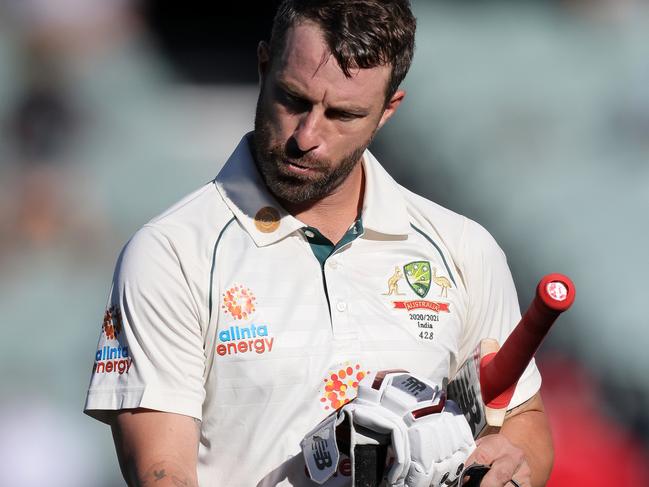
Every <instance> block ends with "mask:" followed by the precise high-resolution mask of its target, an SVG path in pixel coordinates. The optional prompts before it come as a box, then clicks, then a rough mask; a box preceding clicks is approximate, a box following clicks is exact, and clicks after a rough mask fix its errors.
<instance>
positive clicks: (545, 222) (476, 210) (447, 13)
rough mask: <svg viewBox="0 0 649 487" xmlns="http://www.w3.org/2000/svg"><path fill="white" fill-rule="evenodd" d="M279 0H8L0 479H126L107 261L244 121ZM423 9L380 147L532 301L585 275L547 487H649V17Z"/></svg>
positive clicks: (23, 485)
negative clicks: (484, 236) (110, 373)
mask: <svg viewBox="0 0 649 487" xmlns="http://www.w3.org/2000/svg"><path fill="white" fill-rule="evenodd" d="M276 3H277V2H275V1H259V2H252V1H248V2H235V5H231V6H227V5H220V4H217V3H216V2H211V3H209V5H203V4H199V2H189V3H188V2H182V3H181V2H164V1H157V2H153V1H150V2H145V1H139V2H136V1H132V0H111V1H107V0H56V1H54V0H0V323H2V339H0V385H1V386H2V393H1V395H0V485H3V486H4V485H7V486H18V487H32V486H40V485H49V486H59V485H60V486H67V487H74V486H96V487H112V486H119V485H123V481H122V480H121V476H120V474H119V468H118V465H117V461H116V457H115V454H114V452H113V448H112V440H111V436H110V433H109V430H108V429H107V428H106V427H105V426H103V425H101V424H99V423H96V422H94V421H92V420H91V419H89V418H87V417H85V416H84V415H83V414H82V413H81V408H82V404H83V400H84V395H85V390H86V386H87V383H88V379H89V374H90V369H91V365H92V361H93V356H94V352H95V345H96V342H97V337H98V333H99V330H100V325H101V318H102V315H103V308H104V304H105V301H106V298H107V294H108V289H109V284H110V279H111V276H112V269H113V264H114V261H115V259H116V256H117V254H118V252H119V250H120V248H121V246H122V245H123V243H124V242H125V241H126V240H127V239H128V238H129V236H130V235H131V234H132V233H133V232H134V231H135V230H136V229H137V228H138V227H139V226H140V225H141V224H143V223H144V222H145V221H147V220H148V219H150V218H151V217H153V216H154V215H156V214H157V213H159V212H160V211H161V210H162V209H164V208H166V207H167V206H168V205H170V204H171V203H173V202H175V201H176V200H178V199H179V198H180V197H181V196H183V195H184V194H186V193H188V192H189V191H191V190H193V189H194V188H196V187H198V186H199V185H201V184H202V183H204V182H205V181H208V180H210V179H212V178H213V177H214V175H215V174H216V173H217V172H218V170H219V168H220V166H221V164H222V163H223V162H224V160H225V159H226V158H227V156H228V155H229V153H230V151H231V150H232V149H233V148H234V147H235V145H236V143H237V142H238V140H239V138H240V136H241V135H242V134H243V133H244V132H245V131H247V130H249V129H251V128H252V121H253V114H254V105H255V101H256V90H257V85H256V82H257V80H256V65H255V48H256V43H257V41H258V40H259V39H261V38H267V37H268V32H269V28H270V24H271V19H272V14H273V11H274V8H275V5H276ZM413 7H414V11H415V14H416V15H417V17H418V20H419V30H418V39H417V51H416V56H415V61H414V65H413V68H412V70H411V72H410V75H409V77H408V78H407V80H406V83H405V87H406V89H407V91H408V96H407V99H406V102H405V104H404V105H403V106H402V108H401V110H400V113H399V114H398V115H397V117H396V118H395V119H393V121H391V123H390V124H388V126H387V127H386V128H385V129H384V130H383V132H382V133H381V134H380V135H379V137H378V138H377V140H376V142H375V144H374V146H373V150H374V152H375V153H377V155H378V156H379V159H380V160H381V161H382V162H383V163H384V165H385V166H386V167H387V168H388V169H389V170H390V171H391V172H392V173H393V174H394V176H395V177H396V179H397V180H398V181H400V182H401V183H402V184H404V185H406V186H407V187H409V188H411V189H413V190H414V191H417V192H419V193H421V194H423V195H425V196H427V197H429V198H431V199H433V200H434V201H437V202H439V203H441V204H443V205H445V206H447V207H449V208H451V209H453V210H455V211H457V212H460V213H463V214H466V215H467V216H469V217H471V218H473V219H475V220H477V221H479V222H480V223H482V224H483V225H484V226H485V227H486V228H487V229H489V230H490V231H491V232H492V233H493V235H494V236H495V237H496V239H497V240H498V241H499V243H500V244H501V246H502V247H503V249H504V250H505V251H506V253H507V255H508V258H509V262H510V266H511V269H512V272H513V275H514V278H515V280H516V283H517V286H518V289H519V299H520V302H521V305H522V306H526V305H527V303H529V301H530V300H531V298H532V292H533V289H534V286H535V283H536V282H537V280H538V279H539V278H540V277H541V276H542V275H543V274H545V273H547V272H551V271H561V272H565V273H567V274H568V275H570V276H571V277H572V278H573V280H574V281H575V283H576V285H577V289H578V292H577V301H576V304H575V307H574V308H573V310H571V311H570V312H569V313H568V314H567V315H566V316H564V317H563V318H562V319H561V320H560V323H559V326H557V327H556V329H555V330H554V331H553V333H552V335H551V337H550V338H549V339H548V340H547V342H546V343H545V344H544V345H543V347H542V350H541V353H540V355H539V358H538V361H539V364H540V367H541V369H542V370H543V372H544V386H543V388H544V389H543V391H544V397H545V399H546V403H547V407H548V409H549V411H550V417H551V420H552V424H553V427H554V435H555V440H556V450H557V458H556V466H555V470H554V473H553V477H552V479H551V481H550V484H549V485H551V486H554V487H557V486H568V485H589V486H600V485H602V486H604V485H607V486H608V485H637V486H640V485H649V473H648V467H647V464H649V461H648V460H649V454H648V453H647V451H648V448H649V378H648V375H647V371H649V352H648V351H647V347H648V345H649V319H648V318H647V311H646V310H645V306H646V303H647V299H648V294H647V291H648V287H647V275H648V274H649V257H648V254H647V249H648V248H649V225H648V220H647V211H648V210H649V3H648V2H647V1H643V0H562V1H559V0H556V1H541V0H537V1H534V0H526V1H525V0H519V1H518V2H513V1H508V2H506V1H495V0H494V1H487V0H485V1H477V0H476V1H468V0H464V1H460V0H448V1H426V0H414V1H413ZM244 463H245V462H244ZM242 468H245V466H244V464H243V463H242Z"/></svg>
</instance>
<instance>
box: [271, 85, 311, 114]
mask: <svg viewBox="0 0 649 487" xmlns="http://www.w3.org/2000/svg"><path fill="white" fill-rule="evenodd" d="M275 91H276V93H275V97H276V98H277V100H278V101H279V103H281V104H282V105H283V106H284V107H286V109H287V110H289V111H291V112H293V113H302V112H306V111H308V110H310V109H311V102H309V101H308V100H305V99H304V98H301V97H299V96H297V95H293V94H291V93H289V92H288V91H286V90H283V89H282V88H280V87H277V88H276V90H275Z"/></svg>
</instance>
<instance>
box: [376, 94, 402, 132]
mask: <svg viewBox="0 0 649 487" xmlns="http://www.w3.org/2000/svg"><path fill="white" fill-rule="evenodd" d="M405 97H406V92H405V91H403V90H397V91H396V92H395V93H394V95H392V96H391V97H390V99H389V100H388V103H387V104H386V105H385V108H384V109H383V115H381V120H379V125H378V127H377V129H380V128H381V127H383V125H385V122H387V121H388V120H390V117H392V115H394V113H395V112H396V111H397V108H399V105H401V102H402V101H403V99H404V98H405Z"/></svg>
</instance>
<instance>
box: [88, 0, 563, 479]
mask: <svg viewBox="0 0 649 487" xmlns="http://www.w3.org/2000/svg"><path fill="white" fill-rule="evenodd" d="M414 31H415V20H414V18H413V17H412V14H411V12H410V7H409V5H408V1H407V0H390V1H385V0H330V1H325V0H319V1H318V0H315V1H314V0H309V1H307V0H286V1H285V2H284V3H283V4H282V5H281V6H280V8H279V11H278V13H277V15H276V17H275V22H274V25H273V32H272V37H271V42H270V45H268V44H266V43H264V42H262V43H260V45H259V48H258V59H259V74H260V95H259V100H258V105H257V113H256V119H255V130H254V132H253V133H251V134H248V135H247V136H245V137H244V138H243V139H242V141H241V142H240V144H239V146H238V147H237V149H236V150H235V152H234V153H233V154H232V156H231V157H230V159H229V160H228V162H227V163H226V165H225V167H224V168H223V169H222V171H221V172H220V173H219V175H218V176H217V178H216V179H215V180H214V181H213V183H210V184H208V185H206V186H205V187H203V188H201V189H200V190H198V191H197V192H195V193H193V194H191V195H190V196H188V197H187V198H185V199H184V200H182V201H181V202H179V203H178V204H177V205H175V206H174V207H172V208H171V209H170V210H168V211H166V212H165V213H163V214H162V215H161V216H159V217H157V218H156V219H154V220H153V221H151V222H149V223H148V224H147V225H145V226H144V227H143V228H142V229H141V230H140V231H139V232H137V233H136V235H135V236H134V237H133V238H132V239H131V241H130V242H129V243H128V244H127V246H126V247H125V249H124V250H123V252H122V254H121V255H120V258H119V260H118V263H117V270H116V273H115V276H114V282H113V288H112V291H111V297H110V300H109V305H108V310H107V312H106V315H105V317H104V323H103V326H102V335H101V338H100V344H99V350H98V351H97V354H96V362H95V366H94V370H93V377H92V380H91V384H90V390H89V392H88V398H87V403H86V412H87V413H88V414H90V415H92V416H94V417H97V418H99V419H101V420H103V421H105V422H108V423H110V424H111V426H112V430H113V436H114V439H115V444H116V448H117V452H118V457H119V460H120V466H121V468H122V472H123V475H124V477H125V478H126V479H127V481H128V482H129V484H130V485H147V486H149V485H155V486H165V485H199V484H200V485H201V486H211V485H236V486H252V485H261V486H270V485H300V486H302V485H314V484H312V483H311V481H310V480H309V478H308V476H307V473H306V471H305V464H304V461H303V457H302V455H301V453H300V447H299V443H300V440H301V439H302V437H303V436H304V435H305V434H306V433H307V432H308V431H310V430H311V429H312V428H313V427H314V426H315V425H317V424H318V423H319V422H320V421H321V420H322V419H323V418H325V417H326V416H327V415H328V414H330V413H331V412H333V411H334V410H336V409H337V408H339V407H340V406H342V405H344V404H346V403H347V402H348V401H349V400H350V399H352V398H353V397H354V395H355V391H356V389H357V388H358V383H359V381H361V380H362V378H363V377H364V376H365V375H367V374H369V373H373V372H376V371H378V370H382V369H395V368H399V369H406V370H408V371H410V372H411V373H413V374H418V375H419V376H421V377H426V378H427V380H429V381H432V382H434V383H436V384H442V383H443V381H444V379H446V378H448V377H450V376H451V375H452V374H453V373H454V371H455V370H456V368H457V367H458V365H459V364H461V363H462V361H463V360H464V359H465V358H466V357H467V356H468V355H469V353H470V352H471V350H472V349H473V348H474V347H475V345H476V343H477V342H478V341H479V340H480V339H481V338H483V337H486V336H490V337H493V338H496V339H499V340H501V341H502V340H503V339H504V338H505V337H506V336H507V334H508V332H509V331H510V329H511V327H512V326H513V324H515V323H516V322H517V321H518V317H519V315H518V313H519V311H518V305H517V300H516V293H515V290H514V287H513V283H512V280H511V276H510V273H509V270H508V269H507V265H506V262H505V259H504V256H503V254H502V251H501V250H500V249H499V248H498V246H497V245H496V244H495V242H494V241H493V239H492V238H491V237H490V235H489V234H488V233H487V232H486V231H484V230H483V229H482V228H481V227H480V226H478V225H477V224H475V223H473V222H471V221H470V220H467V219H465V218H463V217H461V216H459V215H456V214H454V213H452V212H450V211H448V210H445V209H443V208H441V207H439V206H437V205H435V204H434V203H431V202H429V201H426V200H424V199H423V198H420V197H418V196H416V195H414V194H412V193H410V192H408V191H407V190H405V189H404V188H402V187H400V186H399V185H397V184H396V183H395V182H394V181H393V180H392V179H391V178H390V177H389V176H388V175H387V173H385V171H384V170H383V169H382V168H381V166H380V165H379V163H378V162H377V161H376V159H374V158H373V156H372V155H371V154H370V153H369V152H368V151H367V150H366V149H367V146H368V145H369V143H370V142H371V140H372V138H373V137H374V135H375V133H376V132H377V131H378V129H380V128H381V127H382V126H383V125H384V124H385V123H386V122H387V121H388V119H390V118H391V117H392V115H393V114H394V113H395V111H396V110H397V108H398V107H399V105H400V103H401V102H402V101H403V99H404V96H405V93H404V92H403V91H402V90H400V89H399V85H400V83H401V81H402V80H403V77H404V76H405V74H406V72H407V70H408V68H409V65H410V61H411V58H412V52H413V48H414ZM539 386H540V376H539V374H538V371H537V370H536V367H535V366H534V364H531V365H530V367H528V370H527V371H526V373H525V374H524V376H523V378H522V379H521V381H520V382H519V385H518V387H517V391H516V394H515V395H514V398H513V400H512V405H513V406H515V407H514V408H513V409H512V411H510V413H509V417H508V419H507V420H506V422H505V424H504V426H503V428H502V430H501V431H500V433H496V434H492V435H489V436H487V437H485V438H484V439H483V440H481V441H480V442H479V445H478V447H477V449H476V450H475V451H474V452H473V454H472V455H471V457H470V458H469V459H468V462H469V463H472V462H474V461H475V462H479V463H484V464H488V465H491V466H492V468H491V470H490V472H489V473H488V474H487V476H486V477H485V478H484V480H483V483H482V485H484V486H496V485H498V486H502V485H505V484H506V483H508V482H509V483H510V485H521V486H522V485H525V486H529V485H542V484H544V482H545V480H546V479H547V477H548V475H549V471H550V467H551V461H552V446H551V440H550V436H549V431H548V426H547V422H546V418H545V414H544V412H543V405H542V402H541V399H540V396H539V394H538V389H539ZM349 471H350V465H349V460H348V459H346V458H343V459H342V461H341V462H340V464H339V466H338V469H337V472H336V474H335V475H334V476H333V477H332V478H331V479H330V480H329V481H328V482H327V484H326V485H348V484H349Z"/></svg>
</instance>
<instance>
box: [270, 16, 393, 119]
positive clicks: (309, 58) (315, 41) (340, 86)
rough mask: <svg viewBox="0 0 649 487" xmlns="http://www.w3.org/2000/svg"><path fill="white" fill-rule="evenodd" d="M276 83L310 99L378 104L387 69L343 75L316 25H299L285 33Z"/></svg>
mask: <svg viewBox="0 0 649 487" xmlns="http://www.w3.org/2000/svg"><path fill="white" fill-rule="evenodd" d="M275 64H276V66H275V71H276V77H277V79H278V80H279V81H281V82H284V83H287V84H289V85H290V86H292V87H294V88H298V89H300V91H302V92H303V94H304V95H307V96H309V97H310V98H313V99H314V100H316V101H318V100H323V101H324V100H328V101H331V102H350V103H352V102H353V103H355V104H359V103H361V104H365V105H367V106H370V105H372V104H375V103H377V102H378V103H380V104H381V105H382V104H383V102H384V101H385V92H386V89H387V84H388V80H389V77H390V74H391V68H390V66H377V67H374V68H369V69H352V70H351V75H352V76H351V77H347V76H345V73H343V71H342V69H341V68H340V66H339V65H338V62H337V61H336V59H335V58H334V57H333V56H332V55H331V53H330V51H329V48H328V46H327V43H326V41H325V39H324V35H323V33H322V30H321V29H320V27H318V25H317V24H315V23H313V22H310V21H303V22H299V23H297V24H296V25H294V26H293V27H291V28H290V29H289V30H288V31H287V32H286V38H285V42H284V49H283V52H282V53H281V54H279V55H278V56H277V59H275Z"/></svg>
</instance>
